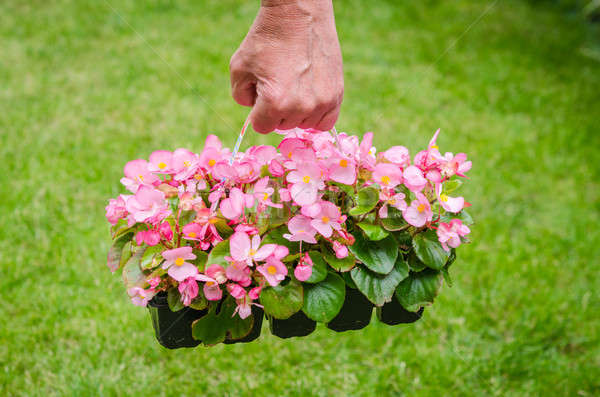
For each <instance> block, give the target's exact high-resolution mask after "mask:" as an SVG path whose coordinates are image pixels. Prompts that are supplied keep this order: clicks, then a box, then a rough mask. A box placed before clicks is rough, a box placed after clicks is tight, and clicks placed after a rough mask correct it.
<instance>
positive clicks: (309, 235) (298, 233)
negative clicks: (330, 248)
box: [283, 215, 317, 244]
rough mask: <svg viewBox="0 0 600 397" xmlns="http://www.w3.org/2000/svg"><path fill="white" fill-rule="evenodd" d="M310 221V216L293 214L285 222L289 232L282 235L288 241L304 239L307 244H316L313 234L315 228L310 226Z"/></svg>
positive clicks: (315, 232)
mask: <svg viewBox="0 0 600 397" xmlns="http://www.w3.org/2000/svg"><path fill="white" fill-rule="evenodd" d="M310 222H311V218H309V217H307V216H304V215H296V216H294V217H293V218H292V219H290V220H289V222H288V224H287V226H288V230H289V231H290V233H291V234H289V233H287V234H284V235H283V237H284V238H286V239H288V240H289V241H305V242H307V243H309V244H316V243H317V240H316V239H315V234H317V230H316V229H315V228H314V227H312V225H311V224H310Z"/></svg>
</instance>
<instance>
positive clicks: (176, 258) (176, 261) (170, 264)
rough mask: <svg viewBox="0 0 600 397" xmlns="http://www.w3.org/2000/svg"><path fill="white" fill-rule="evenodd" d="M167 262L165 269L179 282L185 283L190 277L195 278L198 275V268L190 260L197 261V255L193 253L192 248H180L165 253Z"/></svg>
mask: <svg viewBox="0 0 600 397" xmlns="http://www.w3.org/2000/svg"><path fill="white" fill-rule="evenodd" d="M162 256H163V258H165V262H164V263H163V265H162V268H163V269H168V272H167V273H168V274H169V276H171V277H172V278H173V279H175V280H177V281H180V282H181V281H183V280H185V279H186V278H188V277H194V276H196V275H197V274H198V268H197V267H196V266H195V265H193V264H192V263H189V262H186V261H188V260H194V259H196V255H194V254H193V253H192V247H180V248H174V249H171V250H166V251H163V253H162Z"/></svg>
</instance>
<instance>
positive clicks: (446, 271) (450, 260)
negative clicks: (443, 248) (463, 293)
mask: <svg viewBox="0 0 600 397" xmlns="http://www.w3.org/2000/svg"><path fill="white" fill-rule="evenodd" d="M455 260H456V249H454V248H452V249H451V250H450V258H448V262H446V264H445V265H444V267H443V268H442V270H441V271H442V276H444V280H445V281H446V283H447V284H448V286H449V287H452V277H450V266H452V264H453V263H454V261H455Z"/></svg>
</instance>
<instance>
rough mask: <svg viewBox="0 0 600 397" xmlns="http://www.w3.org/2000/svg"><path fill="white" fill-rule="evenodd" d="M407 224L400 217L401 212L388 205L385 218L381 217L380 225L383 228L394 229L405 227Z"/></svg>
mask: <svg viewBox="0 0 600 397" xmlns="http://www.w3.org/2000/svg"><path fill="white" fill-rule="evenodd" d="M407 225H408V224H407V223H406V221H405V220H404V218H403V217H402V212H400V211H399V210H397V209H396V208H394V207H390V206H388V216H387V218H381V226H383V228H384V229H385V230H389V231H396V230H400V229H405V228H406V226H407Z"/></svg>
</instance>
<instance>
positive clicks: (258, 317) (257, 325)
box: [223, 305, 264, 345]
mask: <svg viewBox="0 0 600 397" xmlns="http://www.w3.org/2000/svg"><path fill="white" fill-rule="evenodd" d="M263 314H264V311H263V309H261V308H260V307H258V306H256V305H252V316H253V317H254V325H252V330H250V333H249V334H248V335H246V336H244V337H243V338H241V339H225V341H224V342H223V343H225V344H226V345H231V344H234V343H248V342H252V341H253V340H255V339H256V338H258V337H259V336H260V331H261V329H262V323H263Z"/></svg>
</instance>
